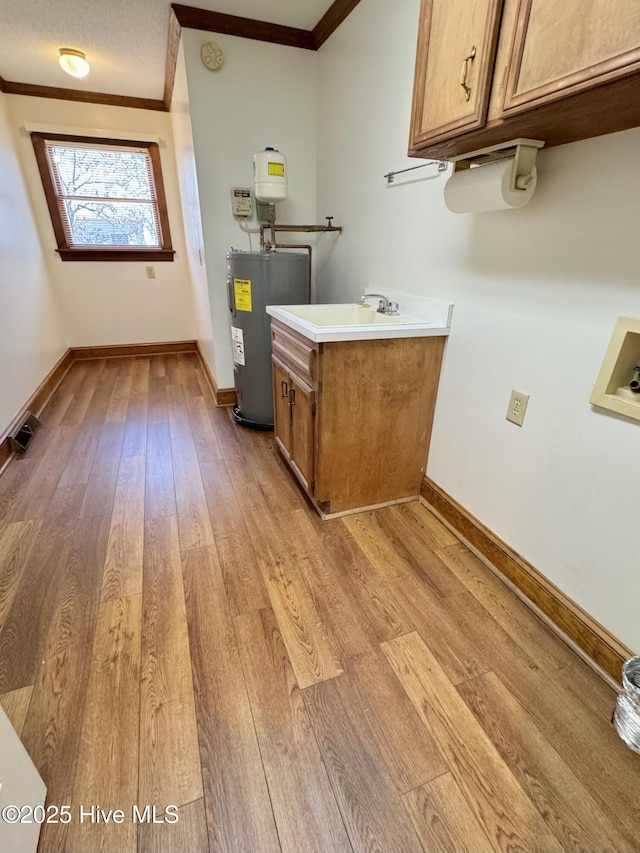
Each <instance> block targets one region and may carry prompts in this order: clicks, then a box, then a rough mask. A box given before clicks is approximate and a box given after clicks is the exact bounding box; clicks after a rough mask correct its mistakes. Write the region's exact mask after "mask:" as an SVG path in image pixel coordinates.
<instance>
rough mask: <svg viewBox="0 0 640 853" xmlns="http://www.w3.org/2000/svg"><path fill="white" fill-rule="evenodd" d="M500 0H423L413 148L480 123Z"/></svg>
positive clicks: (497, 26)
mask: <svg viewBox="0 0 640 853" xmlns="http://www.w3.org/2000/svg"><path fill="white" fill-rule="evenodd" d="M501 10H502V0H422V6H421V9H420V22H419V32H418V49H417V56H416V69H415V78H414V89H413V109H412V116H411V142H410V145H411V148H414V149H417V148H420V147H421V146H424V145H425V144H426V143H429V142H431V141H437V140H438V139H441V138H447V137H450V136H452V135H453V134H457V133H463V132H467V131H469V130H473V129H474V128H478V127H482V125H483V124H484V123H485V120H486V116H487V105H488V100H489V90H490V86H491V77H492V73H493V63H494V57H495V49H496V42H497V37H498V29H499V26H500V13H501Z"/></svg>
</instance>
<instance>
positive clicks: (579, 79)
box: [409, 0, 640, 160]
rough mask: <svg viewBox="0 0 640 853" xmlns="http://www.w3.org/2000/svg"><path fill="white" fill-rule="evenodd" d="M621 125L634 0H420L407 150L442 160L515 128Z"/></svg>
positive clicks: (561, 139)
mask: <svg viewBox="0 0 640 853" xmlns="http://www.w3.org/2000/svg"><path fill="white" fill-rule="evenodd" d="M474 46H475V48H476V55H475V57H474V59H473V60H469V61H468V62H466V63H464V70H462V69H463V60H464V58H465V57H466V56H468V55H469V54H470V52H471V49H472V48H473V47H474ZM465 72H466V80H464V81H462V80H461V77H462V76H464V74H465ZM461 82H464V83H465V86H468V87H469V89H470V97H469V100H468V101H467V100H466V90H465V88H464V87H463V86H461V85H460V83H461ZM631 127H640V0H422V9H421V12H420V29H419V32H418V52H417V57H416V73H415V80H414V87H413V111H412V115H411V131H410V141H409V155H410V156H415V157H426V158H429V159H434V160H450V159H453V158H455V157H460V156H462V155H464V154H467V153H469V152H472V151H477V150H478V149H482V148H485V147H487V146H491V145H502V144H504V143H507V142H509V141H510V140H513V139H517V138H519V137H528V138H529V139H540V140H542V141H543V142H544V143H545V145H546V146H547V147H549V146H551V145H564V144H565V143H567V142H575V141H577V140H578V139H590V138H591V137H593V136H601V135H602V134H605V133H616V132H617V131H620V130H626V129H628V128H631Z"/></svg>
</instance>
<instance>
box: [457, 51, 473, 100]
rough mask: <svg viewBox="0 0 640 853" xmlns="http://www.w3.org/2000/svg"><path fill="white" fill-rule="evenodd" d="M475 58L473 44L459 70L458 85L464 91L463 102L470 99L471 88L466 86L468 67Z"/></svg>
mask: <svg viewBox="0 0 640 853" xmlns="http://www.w3.org/2000/svg"><path fill="white" fill-rule="evenodd" d="M475 58H476V46H475V44H474V45H473V47H472V48H471V53H470V54H469V55H468V56H465V58H464V59H463V60H462V69H461V70H460V85H461V86H462V88H463V89H464V96H465V100H466V101H468V100H469V99H470V98H471V86H467V74H468V73H469V66H470V65H471V63H472V62H473V60H474V59H475Z"/></svg>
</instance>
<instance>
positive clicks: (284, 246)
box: [273, 243, 313, 304]
mask: <svg viewBox="0 0 640 853" xmlns="http://www.w3.org/2000/svg"><path fill="white" fill-rule="evenodd" d="M273 248H274V249H306V250H307V252H309V304H311V258H312V252H313V249H312V248H311V246H310V245H309V244H308V243H307V244H303V243H274V244H273Z"/></svg>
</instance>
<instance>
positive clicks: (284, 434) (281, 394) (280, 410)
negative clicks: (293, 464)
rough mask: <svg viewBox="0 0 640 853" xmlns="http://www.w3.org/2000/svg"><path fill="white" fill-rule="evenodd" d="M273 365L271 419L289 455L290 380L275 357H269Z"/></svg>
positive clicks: (287, 373)
mask: <svg viewBox="0 0 640 853" xmlns="http://www.w3.org/2000/svg"><path fill="white" fill-rule="evenodd" d="M271 364H272V367H273V419H274V427H275V433H276V438H277V439H278V440H279V441H280V444H281V445H282V447H283V449H284V450H285V451H286V452H287V454H288V455H289V456H290V455H291V409H290V407H289V401H290V393H291V380H290V378H289V372H288V371H287V370H285V369H284V367H283V366H282V365H281V364H280V362H279V361H278V360H277V359H276V358H272V359H271Z"/></svg>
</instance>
